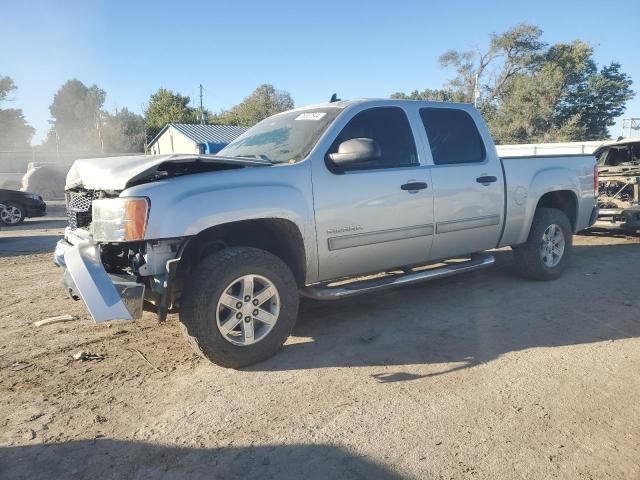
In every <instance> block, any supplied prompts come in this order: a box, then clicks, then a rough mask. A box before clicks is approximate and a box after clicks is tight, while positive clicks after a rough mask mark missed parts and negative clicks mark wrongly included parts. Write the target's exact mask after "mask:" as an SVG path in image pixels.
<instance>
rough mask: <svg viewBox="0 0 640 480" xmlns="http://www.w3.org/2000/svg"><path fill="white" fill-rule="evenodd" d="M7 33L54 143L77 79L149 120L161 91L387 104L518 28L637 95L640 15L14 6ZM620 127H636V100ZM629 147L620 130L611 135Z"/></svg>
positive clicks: (356, 7)
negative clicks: (463, 53)
mask: <svg viewBox="0 0 640 480" xmlns="http://www.w3.org/2000/svg"><path fill="white" fill-rule="evenodd" d="M2 10H3V18H2V19H0V49H1V50H0V74H2V75H9V76H11V77H13V79H14V80H15V82H16V83H17V85H18V87H19V90H18V91H17V92H16V93H15V94H14V95H13V98H14V101H13V102H12V104H13V105H12V106H14V107H16V108H22V109H23V110H24V113H25V116H26V117H27V120H28V121H29V123H31V124H32V125H33V126H34V127H36V129H37V134H36V138H35V139H34V140H35V141H39V140H40V139H41V138H42V137H43V136H44V134H45V133H46V131H47V129H48V120H49V109H48V107H49V105H50V104H51V101H52V98H53V94H54V93H55V91H56V90H57V89H58V88H59V87H60V85H62V84H63V83H64V82H65V81H66V80H68V79H70V78H74V77H75V78H78V79H79V80H81V81H83V82H84V83H85V84H87V85H90V84H93V83H96V84H98V86H100V87H101V88H103V89H104V90H106V92H107V101H106V104H105V106H106V108H107V109H108V110H114V109H115V108H116V107H118V108H121V107H125V106H126V107H128V108H129V109H131V110H133V111H136V112H140V113H141V112H142V110H143V108H144V105H145V103H146V102H147V101H148V98H149V95H150V94H151V93H153V92H154V91H156V90H157V89H158V88H159V87H161V86H162V87H166V88H170V89H173V90H176V91H179V92H181V93H183V94H186V95H190V96H191V97H192V99H193V100H195V99H196V96H197V92H198V84H199V83H202V84H203V85H204V86H205V97H204V102H205V106H206V108H208V109H209V110H211V111H218V110H221V109H223V108H228V107H231V106H233V105H234V104H236V103H238V102H239V101H241V100H242V99H243V98H244V97H245V96H246V95H248V94H249V93H250V92H251V91H252V90H253V89H254V88H255V87H256V86H257V85H259V84H261V83H272V84H273V85H275V86H276V87H277V88H280V89H284V90H288V91H289V92H290V93H291V95H292V96H293V98H294V100H295V102H296V105H304V104H308V103H315V102H319V101H324V100H327V99H328V98H329V97H330V95H331V93H333V92H338V94H339V95H340V97H342V98H357V97H386V96H388V95H389V94H391V93H393V92H396V91H400V90H404V91H409V90H413V89H423V88H427V87H431V88H435V87H439V86H441V85H442V84H443V83H444V82H445V81H446V80H447V78H449V77H450V76H451V72H450V71H446V70H443V69H441V68H440V67H439V66H438V62H437V58H438V55H439V54H441V53H442V52H444V51H445V50H447V49H449V48H455V49H468V48H475V47H479V48H483V47H484V46H486V42H487V37H488V33H489V32H492V31H495V32H502V31H504V30H506V29H508V28H509V27H511V26H513V25H515V24H517V23H519V22H523V21H526V22H530V23H534V24H538V25H540V27H541V28H542V29H543V30H544V39H545V40H546V41H547V42H550V43H553V42H560V41H570V40H573V39H576V38H579V39H583V40H586V41H588V42H589V43H591V44H592V45H593V46H594V47H595V49H596V60H597V61H598V62H599V63H600V64H602V63H608V62H610V61H613V60H616V61H619V62H621V63H622V66H623V70H624V71H626V72H627V73H628V74H630V75H631V77H632V78H633V80H634V89H635V90H637V91H640V50H639V46H640V28H639V27H638V25H639V24H640V2H636V1H630V2H623V3H622V4H620V5H619V6H616V7H613V6H612V5H609V6H606V5H605V4H603V3H602V1H593V0H582V1H562V0H555V1H548V0H538V1H535V2H531V1H527V2H517V1H488V0H485V1H483V2H472V1H462V0H460V1H447V2H444V1H440V2H428V1H402V0H397V1H393V2H391V1H384V2H383V1H374V0H369V1H366V2H347V1H345V0H343V1H340V2H337V1H333V0H324V1H322V2H301V1H281V2H275V1H274V2H264V1H261V2H258V1H256V2H249V1H243V0H235V1H209V2H207V1H193V2H187V1H183V2H177V1H175V0H174V1H164V0H155V1H119V0H112V1H98V0H95V1H91V0H84V1H82V2H81V1H75V0H59V1H51V0H49V1H45V0H27V1H20V2H9V3H8V4H6V5H5V6H4V8H3V9H2ZM625 116H637V117H640V98H636V99H634V100H632V101H631V102H630V103H629V108H628V110H627V112H626V114H625ZM611 133H612V134H613V135H614V136H617V135H619V134H620V127H619V126H616V127H614V128H613V129H612V132H611Z"/></svg>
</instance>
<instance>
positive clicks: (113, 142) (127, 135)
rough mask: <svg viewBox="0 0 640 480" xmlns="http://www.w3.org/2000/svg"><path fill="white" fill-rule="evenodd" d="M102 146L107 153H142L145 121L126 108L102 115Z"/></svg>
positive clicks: (144, 138)
mask: <svg viewBox="0 0 640 480" xmlns="http://www.w3.org/2000/svg"><path fill="white" fill-rule="evenodd" d="M103 128H104V133H103V138H104V145H105V151H107V152H121V153H123V152H127V153H131V152H143V151H144V142H145V140H146V137H145V121H144V118H143V117H142V116H141V115H138V114H137V113H133V112H130V111H129V110H128V109H127V108H123V109H122V110H119V111H117V112H116V113H115V114H113V115H112V114H110V113H105V114H104V127H103Z"/></svg>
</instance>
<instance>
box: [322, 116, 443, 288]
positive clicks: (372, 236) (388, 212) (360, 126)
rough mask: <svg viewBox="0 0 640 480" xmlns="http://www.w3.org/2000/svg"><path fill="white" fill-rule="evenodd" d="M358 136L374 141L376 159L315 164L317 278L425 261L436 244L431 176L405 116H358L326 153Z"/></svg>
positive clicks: (332, 151)
mask: <svg viewBox="0 0 640 480" xmlns="http://www.w3.org/2000/svg"><path fill="white" fill-rule="evenodd" d="M354 138H370V139H372V140H375V141H376V142H377V143H378V145H379V147H380V150H381V157H380V158H379V159H374V160H369V161H366V162H362V163H361V164H355V165H350V166H342V167H338V166H337V165H335V164H333V163H332V162H331V160H330V159H329V158H328V156H326V157H325V159H324V161H322V159H319V158H316V159H315V160H316V161H315V162H313V191H314V196H313V198H314V208H315V215H316V232H317V239H318V256H319V280H320V281H323V280H329V279H336V278H340V277H346V276H353V275H356V274H363V273H370V272H376V271H381V270H385V269H390V268H393V267H401V266H405V265H411V264H416V263H420V262H424V261H426V260H427V259H428V257H429V250H430V248H431V243H432V239H433V232H434V224H433V222H434V220H433V198H432V191H433V189H432V188H431V178H430V170H429V169H428V168H427V167H425V166H424V165H423V164H421V163H420V161H419V157H418V151H420V150H419V149H416V144H415V141H414V135H413V132H412V129H411V125H410V123H409V120H408V118H407V115H406V113H405V111H404V110H403V109H402V108H399V107H374V108H369V109H366V110H363V111H361V112H359V113H356V114H355V115H354V116H353V117H352V118H351V120H349V122H348V123H347V124H346V126H345V127H344V128H343V129H342V130H341V132H340V133H339V134H338V135H337V137H336V139H335V141H334V142H333V144H332V145H331V147H330V149H329V151H328V152H327V155H328V154H330V153H334V152H336V151H337V150H338V146H339V145H340V143H342V142H344V141H346V140H351V139H354Z"/></svg>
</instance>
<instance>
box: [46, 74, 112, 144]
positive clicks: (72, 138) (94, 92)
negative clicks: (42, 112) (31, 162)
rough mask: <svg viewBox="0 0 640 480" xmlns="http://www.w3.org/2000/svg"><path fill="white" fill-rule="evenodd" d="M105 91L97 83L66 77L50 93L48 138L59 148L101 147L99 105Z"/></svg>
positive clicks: (48, 141) (100, 109)
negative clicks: (61, 83) (51, 93)
mask: <svg viewBox="0 0 640 480" xmlns="http://www.w3.org/2000/svg"><path fill="white" fill-rule="evenodd" d="M106 96H107V94H106V93H105V91H104V90H102V89H100V88H98V86H97V85H92V86H91V87H87V86H86V85H85V84H84V83H82V82H81V81H80V80H77V79H75V78H74V79H73V80H69V81H67V82H66V83H65V84H64V85H62V86H61V87H60V89H59V90H58V91H57V92H56V93H55V95H54V96H53V103H52V104H51V106H50V107H49V112H50V113H51V118H52V120H51V121H50V123H51V131H50V133H49V136H48V139H47V142H46V143H48V144H49V146H53V145H52V144H54V143H55V145H56V148H57V149H59V150H61V151H69V152H81V151H88V152H89V151H93V152H100V151H103V149H104V148H103V137H102V122H103V119H102V107H103V105H104V101H105V99H106Z"/></svg>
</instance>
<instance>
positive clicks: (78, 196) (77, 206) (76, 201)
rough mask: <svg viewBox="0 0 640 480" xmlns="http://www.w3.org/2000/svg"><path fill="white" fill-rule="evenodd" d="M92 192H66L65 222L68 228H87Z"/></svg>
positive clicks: (89, 218)
mask: <svg viewBox="0 0 640 480" xmlns="http://www.w3.org/2000/svg"><path fill="white" fill-rule="evenodd" d="M93 198H94V195H93V192H87V191H84V192H67V193H66V201H67V222H68V223H69V228H71V230H75V229H76V228H83V227H88V226H89V225H90V224H91V202H92V201H93Z"/></svg>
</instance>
